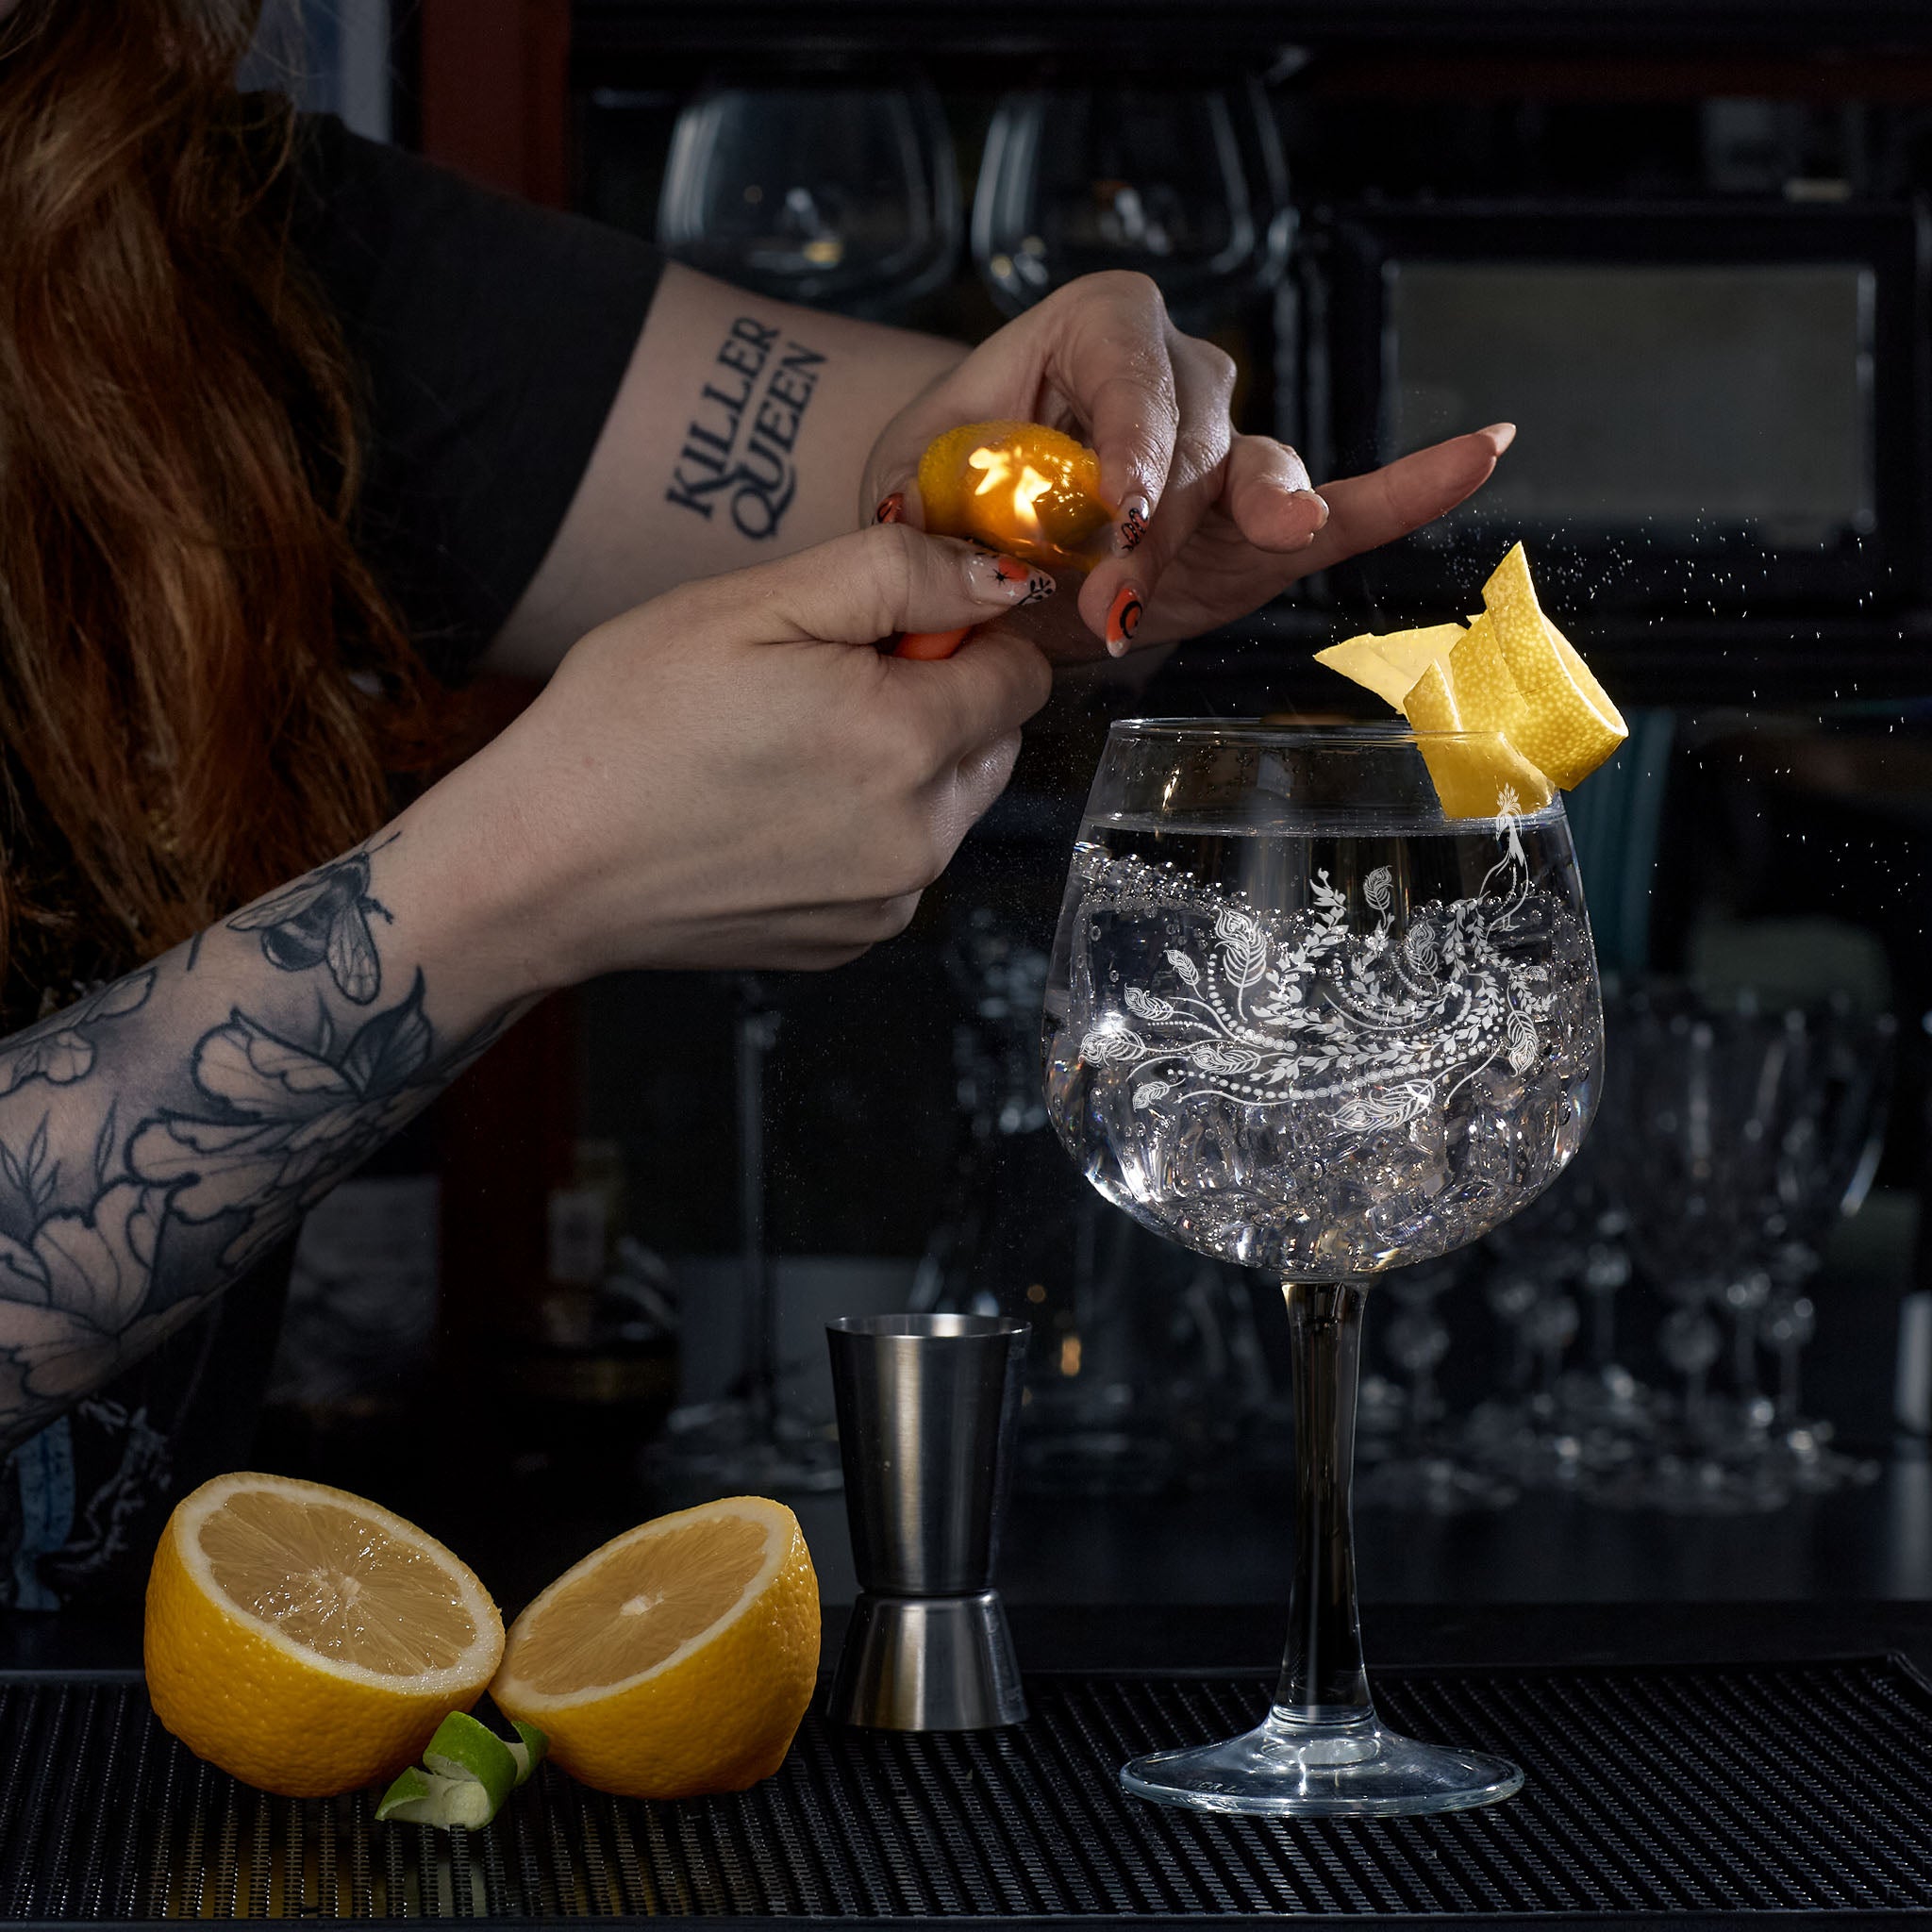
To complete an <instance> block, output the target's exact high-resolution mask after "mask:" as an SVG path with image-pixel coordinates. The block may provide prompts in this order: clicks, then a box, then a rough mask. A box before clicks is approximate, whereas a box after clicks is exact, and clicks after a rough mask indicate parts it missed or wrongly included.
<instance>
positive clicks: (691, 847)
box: [425, 527, 1052, 989]
mask: <svg viewBox="0 0 1932 1932" xmlns="http://www.w3.org/2000/svg"><path fill="white" fill-rule="evenodd" d="M1003 562H1004V563H1005V564H1006V566H1007V568H1006V570H1005V571H1004V572H1003V571H1002V569H1001V568H1000V566H1001V564H1002V563H1003ZM1050 589H1051V579H1050V578H1047V577H1046V576H1045V575H1044V574H1043V573H1041V572H1038V571H1030V572H1029V571H1027V570H1026V569H1025V567H1024V565H1020V566H1015V565H1014V564H1013V563H1012V562H1011V560H1010V559H1000V558H995V557H993V556H991V554H990V553H987V552H985V551H980V550H976V549H974V547H973V546H972V545H970V544H965V543H958V542H951V541H943V540H941V539H938V538H931V537H925V536H923V535H921V534H920V533H919V532H917V531H915V530H912V529H909V528H905V527H899V528H886V527H880V528H875V529H871V530H866V531H861V532H858V533H857V534H854V535H851V536H847V537H842V538H840V539H838V540H836V541H832V542H829V543H824V544H820V545H819V546H817V547H816V548H814V549H811V550H807V551H802V552H800V553H799V554H798V555H796V556H795V557H791V558H785V559H783V560H781V561H779V562H775V563H771V564H765V565H761V566H759V567H758V568H756V569H752V570H745V571H738V572H734V573H732V574H730V575H724V576H719V577H712V578H708V579H705V580H703V581H700V582H696V583H692V584H688V585H685V586H683V587H681V588H680V589H678V590H676V591H671V592H669V593H668V594H666V595H664V596H662V597H658V598H656V599H654V600H653V601H652V602H650V603H648V604H645V605H642V606H641V607H640V608H637V609H635V610H632V611H628V612H626V613H625V615H623V616H621V617H618V618H615V619H613V620H612V621H611V622H609V623H608V624H606V625H602V626H600V627H599V628H598V629H596V630H594V631H592V632H591V634H590V635H589V636H588V637H586V638H584V639H583V640H582V641H581V642H579V643H578V644H577V645H576V646H575V648H574V649H573V650H572V651H571V652H570V653H569V654H568V655H567V656H566V657H565V658H564V659H563V662H562V663H561V665H560V666H559V667H558V671H557V674H556V675H555V676H554V677H553V678H552V679H551V681H550V684H549V685H548V687H547V688H546V689H545V691H543V693H542V695H541V697H540V698H539V699H538V700H537V701H536V703H535V704H533V705H532V706H531V707H530V708H529V709H528V710H527V711H526V712H525V713H524V715H523V716H522V717H521V718H519V719H518V720H517V722H516V723H515V724H512V725H511V726H510V727H509V728H508V730H507V731H506V732H504V733H503V734H502V736H501V737H499V738H498V739H497V740H496V741H494V742H492V743H491V745H489V746H487V747H486V748H485V749H484V750H483V751H482V752H480V753H479V754H478V755H477V756H476V757H475V758H473V759H472V760H471V761H470V762H469V764H467V765H465V766H464V767H462V768H461V769H460V771H458V773H456V774H452V777H451V778H450V779H447V780H445V781H444V786H450V785H455V786H457V787H458V788H459V789H460V790H461V791H462V793H463V796H464V799H465V801H466V804H465V808H467V809H474V810H476V811H481V812H483V813H486V814H489V815H491V817H492V819H493V821H494V823H495V824H496V825H497V826H499V827H500V828H501V843H502V845H503V848H504V850H505V853H506V862H507V863H508V865H509V866H510V867H511V869H512V871H513V873H514V874H515V879H514V883H513V886H512V889H511V890H510V891H509V892H508V903H510V904H511V905H513V906H516V907H518V908H520V911H519V916H518V917H517V918H516V919H515V920H514V921H513V922H511V923H512V924H514V926H515V928H516V931H515V933H514V934H513V935H512V936H511V942H512V943H514V944H515V945H517V946H519V947H521V948H522V949H523V950H524V958H523V961H522V965H521V969H520V972H519V973H518V974H513V975H512V976H513V977H520V978H521V980H522V981H524V982H525V983H527V984H528V985H529V986H530V987H531V988H532V989H539V988H541V987H542V986H546V985H555V984H558V983H563V982H567V981H572V980H576V979H581V978H585V977H588V976H590V975H591V974H597V973H604V972H609V971H612V970H615V969H619V968H627V967H681V968H708V967H822V966H833V965H837V964H840V963H841V962H842V961H844V960H847V959H850V958H855V957H856V956H857V955H858V954H859V953H861V952H863V951H864V950H865V949H866V947H867V946H869V945H871V944H872V943H874V941H878V940H882V939H886V938H889V937H891V935H892V934H894V933H897V932H899V931H901V930H902V929H903V928H904V926H905V925H906V924H907V922H908V920H909V919H910V918H911V916H912V912H913V908H915V907H916V906H917V905H918V902H919V895H920V893H921V891H923V890H924V888H925V887H926V886H928V885H929V884H931V883H932V881H933V880H934V879H936V878H937V877H938V876H939V874H940V873H941V871H942V870H943V869H944V868H945V865H946V862H947V860H948V859H949V858H951V857H952V855H953V852H954V850H955V848H956V847H957V846H958V843H959V841H960V840H961V839H962V838H963V837H964V836H965V834H966V831H967V829H968V827H970V826H971V825H972V824H973V823H974V820H975V819H977V818H978V817H979V816H980V814H981V813H982V812H984V811H985V810H986V808H988V807H989V806H990V805H991V803H992V801H993V800H994V799H995V798H996V797H997V796H998V795H999V793H1000V791H1001V790H1002V789H1003V788H1004V786H1005V785H1006V782H1007V779H1008V775H1009V774H1010V773H1011V770H1012V764H1013V758H1014V755H1015V753H1016V751H1017V749H1018V744H1019V729H1020V725H1021V724H1022V723H1023V722H1024V720H1025V719H1027V718H1028V717H1030V716H1031V715H1032V714H1033V712H1034V711H1036V710H1037V709H1038V708H1040V707H1041V704H1043V703H1044V702H1045V700H1046V698H1047V695H1048V693H1049V691H1050V688H1051V684H1052V675H1051V672H1050V670H1049V668H1048V666H1047V664H1046V661H1045V659H1044V658H1042V657H1041V654H1040V652H1039V651H1038V649H1036V647H1035V646H1034V645H1033V644H1032V643H1030V642H1028V641H1025V640H1024V639H1023V638H1021V637H1020V636H1018V635H1017V634H1016V633H1014V632H1012V631H1011V630H1009V629H1008V628H1006V627H1004V626H1002V625H999V624H998V623H997V622H991V623H989V620H996V619H997V618H998V617H999V616H1000V614H1001V613H1003V612H1005V611H1008V610H1010V609H1012V608H1014V607H1015V606H1017V605H1019V604H1023V603H1026V602H1028V601H1037V600H1039V599H1040V598H1041V597H1043V596H1045V595H1047V594H1048V593H1049V591H1050ZM974 624H977V625H987V626H988V627H986V628H983V629H981V630H979V631H977V632H976V633H975V635H974V637H973V639H972V641H970V642H969V643H968V644H967V645H966V646H965V647H964V648H963V649H961V650H960V651H959V652H958V654H957V655H956V656H955V657H953V658H949V659H948V660H946V661H945V662H942V663H918V662H911V661H908V660H906V659H902V658H891V657H886V656H881V655H880V652H879V651H878V650H877V649H876V648H875V641H876V640H878V639H881V638H885V637H889V636H891V634H892V633H894V632H895V631H901V630H943V629H947V628H953V627H957V626H959V625H974ZM443 789H444V787H443V786H439V787H438V788H436V790H437V791H438V792H441V791H443ZM435 795H436V794H435V793H434V792H432V793H431V794H429V796H430V797H432V798H433V797H434V796H435ZM425 802H426V801H425ZM447 803H448V801H445V805H447Z"/></svg>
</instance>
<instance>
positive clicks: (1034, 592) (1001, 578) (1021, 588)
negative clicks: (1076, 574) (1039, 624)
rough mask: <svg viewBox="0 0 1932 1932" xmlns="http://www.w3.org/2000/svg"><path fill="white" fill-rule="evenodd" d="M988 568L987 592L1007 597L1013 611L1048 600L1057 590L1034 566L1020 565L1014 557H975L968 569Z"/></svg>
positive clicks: (1018, 559) (994, 555) (1041, 571)
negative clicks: (989, 574)
mask: <svg viewBox="0 0 1932 1932" xmlns="http://www.w3.org/2000/svg"><path fill="white" fill-rule="evenodd" d="M988 565H991V575H992V582H991V584H989V585H987V587H986V588H987V590H988V591H991V593H992V594H993V595H994V596H999V597H1009V598H1011V599H1012V603H1013V608H1014V609H1016V610H1024V608H1026V606H1027V605H1029V604H1039V603H1041V602H1043V601H1044V600H1045V599H1046V598H1048V597H1051V596H1052V595H1053V593H1054V591H1055V590H1056V589H1058V586H1057V585H1056V584H1055V582H1054V580H1053V578H1052V577H1051V576H1050V575H1048V574H1047V573H1046V572H1045V571H1043V570H1041V569H1040V568H1039V566H1038V565H1036V564H1030V563H1023V562H1022V561H1021V560H1020V558H1017V557H1006V556H1001V555H998V554H988V555H984V556H980V557H975V558H974V559H973V560H972V563H971V565H970V566H969V568H971V569H972V570H974V571H975V572H979V571H984V570H985V569H986V568H987V566H988Z"/></svg>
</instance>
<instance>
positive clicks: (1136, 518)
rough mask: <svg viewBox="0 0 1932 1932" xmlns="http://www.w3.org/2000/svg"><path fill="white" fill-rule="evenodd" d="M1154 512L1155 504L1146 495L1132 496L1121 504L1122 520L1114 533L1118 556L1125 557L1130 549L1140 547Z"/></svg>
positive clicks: (1115, 527)
mask: <svg viewBox="0 0 1932 1932" xmlns="http://www.w3.org/2000/svg"><path fill="white" fill-rule="evenodd" d="M1153 514H1154V508H1153V506H1152V505H1151V504H1150V503H1149V502H1148V501H1147V499H1146V498H1145V497H1144V496H1130V497H1128V498H1127V500H1126V501H1125V502H1124V504H1122V505H1121V520H1120V522H1119V524H1117V525H1115V526H1114V533H1113V550H1114V555H1115V556H1116V557H1124V556H1126V554H1127V553H1128V551H1130V550H1137V549H1139V548H1140V545H1141V538H1142V537H1144V536H1145V535H1146V534H1147V519H1148V518H1149V517H1151V516H1152V515H1153Z"/></svg>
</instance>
